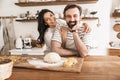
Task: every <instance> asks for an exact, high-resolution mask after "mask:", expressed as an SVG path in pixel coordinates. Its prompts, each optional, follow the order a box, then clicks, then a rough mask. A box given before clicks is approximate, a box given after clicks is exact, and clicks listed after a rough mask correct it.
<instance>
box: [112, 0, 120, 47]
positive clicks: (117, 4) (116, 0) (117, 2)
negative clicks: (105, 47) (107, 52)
mask: <svg viewBox="0 0 120 80" xmlns="http://www.w3.org/2000/svg"><path fill="white" fill-rule="evenodd" d="M116 8H119V9H120V0H113V1H112V8H111V15H110V17H111V18H110V41H113V42H114V43H115V44H116V45H115V47H118V48H120V45H119V44H120V39H118V38H117V34H118V32H116V31H114V30H113V27H114V25H115V24H117V23H119V24H120V22H115V21H120V18H114V17H112V13H113V12H114V10H115V9H116Z"/></svg>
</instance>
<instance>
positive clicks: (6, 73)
mask: <svg viewBox="0 0 120 80" xmlns="http://www.w3.org/2000/svg"><path fill="white" fill-rule="evenodd" d="M12 68H13V61H12V60H10V59H4V60H0V80H5V79H7V78H9V77H10V76H11V74H12Z"/></svg>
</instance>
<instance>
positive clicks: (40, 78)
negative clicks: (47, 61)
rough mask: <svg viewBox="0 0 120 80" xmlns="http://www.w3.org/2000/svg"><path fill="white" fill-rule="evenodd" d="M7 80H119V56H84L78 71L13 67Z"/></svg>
mask: <svg viewBox="0 0 120 80" xmlns="http://www.w3.org/2000/svg"><path fill="white" fill-rule="evenodd" d="M7 80H120V57H118V56H89V57H86V58H85V59H84V63H83V66H82V71H81V72H80V73H72V72H57V71H43V70H36V69H25V68H13V72H12V76H11V77H10V78H9V79H7Z"/></svg>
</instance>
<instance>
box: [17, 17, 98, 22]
mask: <svg viewBox="0 0 120 80" xmlns="http://www.w3.org/2000/svg"><path fill="white" fill-rule="evenodd" d="M97 19H98V17H83V18H82V20H97ZM16 21H19V22H37V19H29V20H28V19H16Z"/></svg>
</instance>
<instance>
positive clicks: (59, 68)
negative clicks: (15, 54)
mask: <svg viewBox="0 0 120 80" xmlns="http://www.w3.org/2000/svg"><path fill="white" fill-rule="evenodd" d="M76 58H77V60H78V63H77V64H75V65H73V66H72V67H63V66H62V65H59V66H58V65H56V66H43V65H42V64H39V66H35V65H33V64H30V63H29V62H28V60H30V59H37V60H43V57H38V56H37V57H32V56H29V57H27V56H25V57H22V59H23V61H21V62H19V63H16V64H14V67H17V68H28V69H41V70H51V71H65V72H81V68H82V64H83V61H84V59H83V58H80V57H76ZM66 59H67V58H66ZM50 65H52V64H50ZM53 65H54V64H53Z"/></svg>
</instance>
